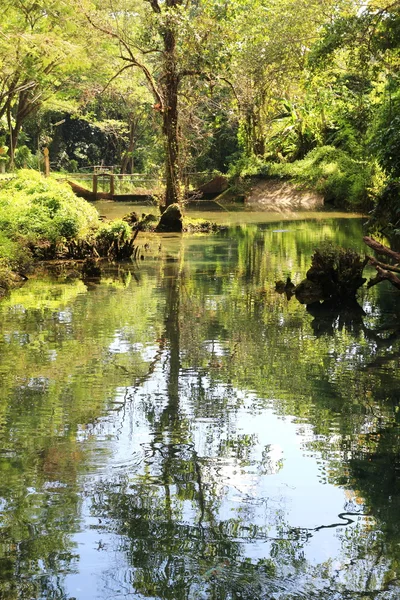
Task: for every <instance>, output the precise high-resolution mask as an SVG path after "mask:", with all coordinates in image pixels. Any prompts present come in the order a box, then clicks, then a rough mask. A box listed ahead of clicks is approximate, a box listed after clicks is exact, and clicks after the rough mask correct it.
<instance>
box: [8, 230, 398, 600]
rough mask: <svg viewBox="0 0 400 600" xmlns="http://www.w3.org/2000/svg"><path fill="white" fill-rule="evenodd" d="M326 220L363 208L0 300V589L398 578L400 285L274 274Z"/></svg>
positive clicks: (298, 256)
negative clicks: (299, 296)
mask: <svg viewBox="0 0 400 600" xmlns="http://www.w3.org/2000/svg"><path fill="white" fill-rule="evenodd" d="M326 238H329V239H334V240H337V241H338V242H339V243H341V244H342V245H348V246H351V247H354V248H357V247H358V248H360V249H361V247H360V246H361V242H360V240H361V225H360V222H359V221H358V220H345V221H338V220H329V219H328V220H325V221H319V222H315V221H300V222H293V223H287V222H285V223H274V224H273V225H268V224H264V225H262V226H259V227H257V226H252V225H248V226H245V225H240V226H235V227H234V228H233V229H230V230H229V232H227V233H225V234H222V235H220V236H215V237H192V238H188V237H186V238H183V239H181V238H174V237H169V238H165V239H163V248H164V250H163V252H164V257H161V258H152V257H149V259H148V260H147V261H145V262H144V263H141V265H140V269H139V270H137V267H134V270H133V271H132V269H131V268H129V267H128V266H126V267H124V268H123V269H124V273H123V277H117V276H116V274H115V273H112V272H110V275H109V276H108V277H107V276H106V277H105V278H103V280H102V282H101V284H99V285H96V286H95V287H94V288H93V289H87V288H86V287H85V286H83V284H82V283H81V282H79V281H73V282H68V281H67V280H66V279H65V280H64V283H60V281H59V280H58V281H46V282H44V281H43V280H40V281H34V282H30V283H29V285H28V286H27V287H25V288H23V289H21V290H18V291H17V292H16V293H15V294H14V295H13V296H11V297H10V299H8V300H7V301H6V302H4V303H3V304H2V305H0V328H1V335H0V352H1V357H2V360H1V366H0V369H1V374H2V379H1V382H0V390H1V396H0V398H1V399H0V424H1V429H0V436H1V437H0V440H1V455H0V469H1V471H2V474H3V477H2V478H1V481H3V483H2V484H0V497H1V504H0V511H1V515H2V522H1V528H0V566H1V569H0V596H1V597H4V598H10V599H11V598H12V599H13V598H57V599H62V598H65V599H67V598H77V599H78V598H79V599H83V598H85V599H86V598H93V599H94V598H96V599H97V598H138V599H139V598H145V597H146V598H149V597H150V598H160V599H170V598H171V599H177V598H179V599H186V598H187V599H195V598H207V599H214V598H215V599H218V600H230V599H239V598H242V599H243V598H245V599H246V598H249V599H250V598H260V599H261V598H268V599H276V600H278V599H279V600H294V599H303V598H304V599H315V600H316V599H317V598H318V599H322V600H324V599H329V600H336V599H339V598H340V599H343V598H345V599H347V598H351V599H353V598H354V599H356V598H361V599H363V598H377V599H378V600H386V599H390V600H391V599H394V598H396V597H398V595H399V590H398V582H397V579H398V577H399V575H400V571H399V569H400V565H399V563H398V561H399V548H400V546H399V544H400V539H399V538H400V531H399V528H398V520H397V514H398V509H399V498H400V490H398V485H399V484H398V481H399V477H398V475H399V472H398V468H397V463H398V460H397V455H398V453H399V429H398V419H399V416H398V415H399V413H398V408H397V396H398V394H397V391H398V383H399V376H398V370H397V367H398V362H399V356H400V342H399V337H398V332H399V331H400V320H399V314H398V306H399V305H400V303H399V302H398V299H397V298H396V295H395V294H393V291H392V290H390V289H388V288H372V289H371V290H369V291H367V292H365V293H364V296H363V297H361V299H360V300H361V303H362V306H363V308H362V309H361V310H355V311H349V313H346V314H343V313H340V314H339V313H335V312H334V311H332V310H331V309H329V307H324V308H323V309H321V310H320V311H319V312H318V313H316V314H312V315H311V314H310V313H307V311H306V310H305V308H304V307H303V306H301V305H299V304H298V303H295V302H293V301H290V302H288V300H287V299H286V298H285V297H284V296H280V295H279V294H277V293H276V292H275V289H274V288H275V281H276V280H277V279H283V278H285V277H286V276H288V275H290V276H291V278H292V279H293V280H296V279H297V280H300V279H301V278H302V277H304V273H305V271H306V270H307V268H308V266H309V261H310V256H311V253H312V251H313V248H314V246H315V244H316V243H318V241H319V240H321V239H326ZM157 244H158V242H157Z"/></svg>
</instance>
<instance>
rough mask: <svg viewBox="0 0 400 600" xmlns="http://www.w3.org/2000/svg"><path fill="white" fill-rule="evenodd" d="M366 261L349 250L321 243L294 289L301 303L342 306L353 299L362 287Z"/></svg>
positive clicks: (328, 243)
mask: <svg viewBox="0 0 400 600" xmlns="http://www.w3.org/2000/svg"><path fill="white" fill-rule="evenodd" d="M367 263H368V258H362V257H361V256H360V255H359V254H358V253H357V252H354V250H351V249H349V248H340V247H337V246H335V245H333V244H332V243H330V242H327V243H325V244H322V245H321V246H320V247H319V248H317V249H316V250H315V252H314V254H313V256H312V260H311V267H310V269H309V270H308V271H307V275H306V279H305V280H304V281H302V282H301V283H300V284H299V285H298V286H297V287H296V289H295V290H294V291H295V294H296V298H297V299H298V300H299V301H300V302H301V303H302V304H313V303H314V302H319V301H322V300H331V301H334V302H336V303H337V304H346V303H348V302H352V301H354V300H355V298H356V294H357V290H358V289H359V288H360V287H361V286H362V285H364V283H365V282H366V279H365V278H364V277H363V276H362V274H363V270H364V267H365V266H366V264H367Z"/></svg>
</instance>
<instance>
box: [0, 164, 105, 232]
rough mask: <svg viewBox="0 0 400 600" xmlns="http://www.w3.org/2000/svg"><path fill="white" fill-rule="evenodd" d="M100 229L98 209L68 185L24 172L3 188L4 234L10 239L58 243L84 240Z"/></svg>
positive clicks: (0, 224) (0, 222)
mask: <svg viewBox="0 0 400 600" xmlns="http://www.w3.org/2000/svg"><path fill="white" fill-rule="evenodd" d="M98 225H99V218H98V213H97V211H96V209H95V208H94V207H93V206H91V205H90V204H89V203H88V202H86V201H85V200H83V199H81V198H77V197H76V196H75V194H74V193H73V192H72V190H71V189H70V188H69V186H68V185H67V184H63V183H59V182H57V181H55V180H53V179H45V178H43V177H42V175H40V173H37V172H35V171H30V170H21V171H19V172H18V173H17V176H16V177H15V178H14V179H11V180H7V181H5V182H4V183H2V184H1V185H0V232H5V233H6V234H7V235H8V237H13V236H16V235H18V236H20V237H21V236H22V237H23V238H25V239H27V240H30V241H32V242H35V241H37V240H47V241H49V242H52V243H56V242H58V241H60V240H62V239H71V238H73V237H80V236H84V235H85V234H86V233H87V232H88V231H90V229H92V228H97V227H98Z"/></svg>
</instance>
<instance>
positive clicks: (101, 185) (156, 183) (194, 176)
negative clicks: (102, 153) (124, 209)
mask: <svg viewBox="0 0 400 600" xmlns="http://www.w3.org/2000/svg"><path fill="white" fill-rule="evenodd" d="M212 178H213V173H212V172H209V171H204V172H198V173H184V174H183V176H182V184H183V188H184V190H185V191H193V190H196V189H198V188H199V187H200V186H201V185H203V184H205V183H207V182H208V181H210V180H211V179H212ZM60 179H68V180H69V181H73V182H74V183H76V184H77V185H80V186H81V187H84V188H86V189H88V190H92V191H93V192H97V193H98V192H105V193H111V194H113V195H124V194H135V193H136V194H141V195H145V194H148V195H156V194H161V193H162V192H163V190H164V188H165V179H163V178H162V177H158V176H156V175H145V174H142V173H132V174H120V173H115V172H112V171H111V170H107V171H101V170H99V169H96V170H95V171H94V172H91V173H68V174H65V175H63V176H62V177H60Z"/></svg>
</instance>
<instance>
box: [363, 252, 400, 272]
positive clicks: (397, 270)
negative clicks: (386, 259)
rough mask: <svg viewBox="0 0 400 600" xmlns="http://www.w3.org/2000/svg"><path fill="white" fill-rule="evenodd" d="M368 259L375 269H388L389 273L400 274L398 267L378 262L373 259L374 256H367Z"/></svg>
mask: <svg viewBox="0 0 400 600" xmlns="http://www.w3.org/2000/svg"><path fill="white" fill-rule="evenodd" d="M367 259H368V261H369V264H370V265H372V266H373V267H380V268H381V269H386V270H387V271H393V272H394V273H400V267H397V266H396V265H387V264H386V263H383V262H380V261H379V260H376V258H373V257H372V256H367Z"/></svg>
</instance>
